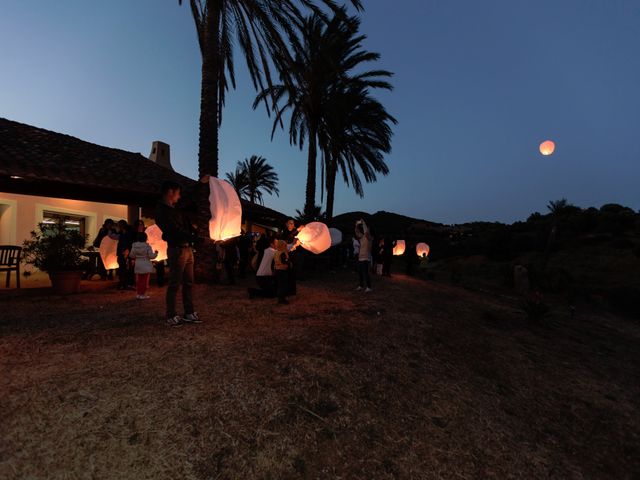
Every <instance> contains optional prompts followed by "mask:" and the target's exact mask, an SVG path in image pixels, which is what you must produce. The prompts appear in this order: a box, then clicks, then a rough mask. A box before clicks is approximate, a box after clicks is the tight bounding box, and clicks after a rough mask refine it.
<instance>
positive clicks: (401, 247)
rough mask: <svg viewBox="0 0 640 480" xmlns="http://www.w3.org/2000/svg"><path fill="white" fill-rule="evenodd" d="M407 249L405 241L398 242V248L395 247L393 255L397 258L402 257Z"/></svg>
mask: <svg viewBox="0 0 640 480" xmlns="http://www.w3.org/2000/svg"><path fill="white" fill-rule="evenodd" d="M405 248H406V245H405V243H404V240H397V241H396V246H395V247H393V254H394V255H396V256H398V255H402V254H403V253H404V249H405Z"/></svg>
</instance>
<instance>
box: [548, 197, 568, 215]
mask: <svg viewBox="0 0 640 480" xmlns="http://www.w3.org/2000/svg"><path fill="white" fill-rule="evenodd" d="M571 206H572V205H571V204H570V203H569V201H568V200H567V199H566V198H561V199H560V200H552V201H550V202H549V203H548V204H547V210H549V212H551V214H553V215H558V214H560V213H562V212H563V211H564V210H566V209H567V208H568V207H571Z"/></svg>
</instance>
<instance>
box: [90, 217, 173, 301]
mask: <svg viewBox="0 0 640 480" xmlns="http://www.w3.org/2000/svg"><path fill="white" fill-rule="evenodd" d="M145 230H146V226H145V224H144V221H143V220H137V221H136V222H134V224H133V225H129V224H128V223H127V221H126V220H119V221H118V222H114V221H113V220H111V219H107V220H105V222H104V223H103V225H102V227H100V230H99V231H98V235H97V236H96V238H95V240H94V241H93V246H94V247H95V248H100V244H101V243H102V240H103V238H104V237H109V238H111V239H112V240H116V241H117V242H118V243H117V246H116V256H117V259H118V288H119V289H120V290H134V289H135V290H136V294H137V295H136V298H138V299H139V300H144V299H147V298H149V296H148V295H147V294H146V293H147V288H148V286H149V278H150V276H151V273H152V272H153V270H154V268H155V270H156V273H157V279H158V284H160V285H162V284H163V282H164V262H153V260H154V259H155V258H156V257H157V256H158V252H157V251H153V249H152V248H151V246H150V245H149V244H148V243H147V234H146V233H145ZM98 273H99V274H100V277H101V278H103V279H107V278H113V272H112V271H111V270H107V269H106V268H105V266H104V263H103V262H102V260H101V259H98Z"/></svg>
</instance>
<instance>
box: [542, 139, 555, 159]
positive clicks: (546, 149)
mask: <svg viewBox="0 0 640 480" xmlns="http://www.w3.org/2000/svg"><path fill="white" fill-rule="evenodd" d="M555 149H556V144H555V143H553V142H552V141H551V140H547V141H546V142H542V143H541V144H540V153H541V154H542V155H544V156H547V155H551V154H552V153H553V152H554V151H555Z"/></svg>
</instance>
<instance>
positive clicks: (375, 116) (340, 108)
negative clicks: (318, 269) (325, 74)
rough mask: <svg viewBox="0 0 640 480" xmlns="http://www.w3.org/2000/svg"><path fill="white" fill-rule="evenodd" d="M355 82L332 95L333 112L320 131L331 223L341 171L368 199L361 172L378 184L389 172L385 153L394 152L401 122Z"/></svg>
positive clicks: (347, 182) (368, 181)
mask: <svg viewBox="0 0 640 480" xmlns="http://www.w3.org/2000/svg"><path fill="white" fill-rule="evenodd" d="M351 83H354V84H353V85H349V86H345V85H341V86H339V87H338V88H336V89H335V90H334V92H332V94H331V95H330V99H329V101H328V104H329V105H330V106H331V108H330V113H329V114H328V115H327V116H326V118H325V123H324V124H323V127H322V129H321V131H320V139H321V144H322V145H323V161H324V166H325V169H326V175H325V186H326V190H327V207H326V210H325V215H326V217H327V219H328V220H331V219H332V218H333V204H334V199H335V184H336V175H337V173H338V169H340V170H341V171H342V176H343V179H344V181H345V183H346V184H347V185H349V184H350V183H351V185H352V186H353V188H354V190H355V192H356V194H357V195H359V196H360V197H362V196H364V189H363V187H362V180H361V179H360V175H359V173H358V171H360V172H362V176H363V177H364V180H365V181H366V182H367V183H371V182H375V181H376V179H377V178H376V173H381V174H382V175H387V174H388V173H389V168H388V166H387V164H386V163H385V161H384V156H383V154H385V153H389V152H390V151H391V136H392V135H393V132H392V130H391V124H396V123H397V121H396V119H395V118H394V117H392V116H391V115H389V113H387V111H386V109H385V108H384V106H382V104H381V103H380V102H379V101H377V100H376V99H374V98H372V97H371V96H370V95H369V92H368V90H367V89H366V88H364V87H363V85H361V84H359V82H351Z"/></svg>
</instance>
